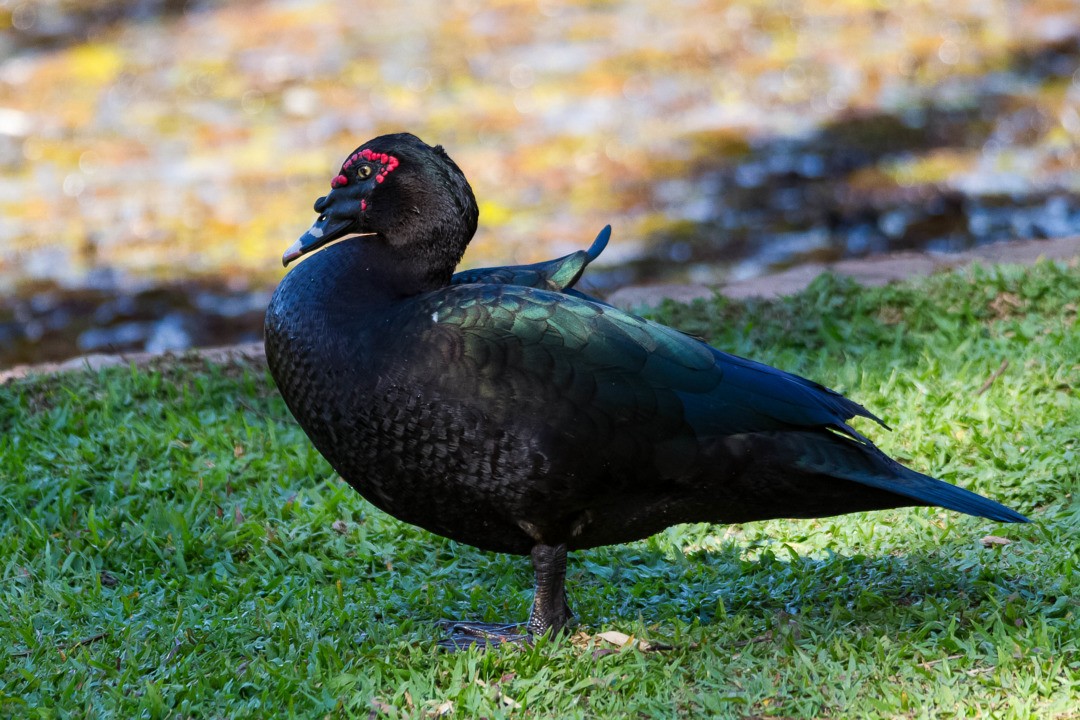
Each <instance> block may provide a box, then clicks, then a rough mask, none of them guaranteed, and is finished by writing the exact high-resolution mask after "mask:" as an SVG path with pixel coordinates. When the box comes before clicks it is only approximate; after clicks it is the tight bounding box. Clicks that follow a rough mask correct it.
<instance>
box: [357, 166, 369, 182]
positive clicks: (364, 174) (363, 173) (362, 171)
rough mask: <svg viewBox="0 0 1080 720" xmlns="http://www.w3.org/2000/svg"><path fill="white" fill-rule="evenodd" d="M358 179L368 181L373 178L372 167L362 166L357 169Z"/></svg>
mask: <svg viewBox="0 0 1080 720" xmlns="http://www.w3.org/2000/svg"><path fill="white" fill-rule="evenodd" d="M356 177H358V178H360V179H361V180H367V179H368V178H369V177H371V166H370V165H361V166H360V167H358V168H356Z"/></svg>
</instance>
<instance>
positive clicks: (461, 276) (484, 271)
mask: <svg viewBox="0 0 1080 720" xmlns="http://www.w3.org/2000/svg"><path fill="white" fill-rule="evenodd" d="M610 239H611V226H610V225H605V226H604V229H603V230H601V231H600V233H599V234H598V235H597V236H596V239H595V240H593V243H592V245H591V246H590V247H589V249H588V250H578V251H577V252H572V253H570V254H569V255H564V256H562V257H560V258H556V259H554V260H545V261H543V262H538V263H533V264H532V265H508V266H504V267H486V268H473V269H471V270H463V271H461V272H459V273H455V274H454V276H453V277H452V278H450V284H451V285H469V284H474V283H488V284H493V285H521V286H523V287H531V288H537V289H540V290H551V291H553V292H561V293H567V294H570V295H573V296H575V297H580V298H587V297H588V296H587V295H584V294H583V293H579V292H577V291H574V290H571V288H572V287H573V286H574V285H575V284H576V283H577V281H578V280H580V279H581V275H582V273H584V272H585V268H586V267H587V266H588V265H589V263H591V262H592V261H593V260H595V259H596V258H598V257H600V253H602V252H603V251H604V248H606V247H607V244H608V240H610Z"/></svg>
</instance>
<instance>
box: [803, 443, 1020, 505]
mask: <svg viewBox="0 0 1080 720" xmlns="http://www.w3.org/2000/svg"><path fill="white" fill-rule="evenodd" d="M841 448H842V449H841ZM809 449H810V448H809V447H804V453H803V455H802V456H801V457H800V458H799V460H798V461H797V463H796V464H797V465H798V466H799V467H800V469H803V470H806V471H810V472H817V473H822V474H826V475H831V476H833V477H838V478H842V479H844V480H850V481H852V482H857V483H859V484H861V485H866V486H868V487H872V488H877V489H879V490H886V491H888V492H891V493H894V494H896V495H901V496H903V497H907V498H911V499H912V500H917V501H919V502H921V503H926V504H927V505H937V506H940V507H943V508H947V509H949V510H955V511H956V512H962V513H965V514H967V515H975V516H976V517H984V518H988V519H990V520H996V521H998V522H1014V523H1026V522H1031V521H1030V520H1028V519H1027V518H1026V517H1024V516H1023V515H1021V514H1020V513H1018V512H1016V511H1015V510H1012V509H1011V508H1007V507H1005V506H1004V505H1002V504H1001V503H998V502H994V501H993V500H990V499H989V498H985V497H983V496H982V495H978V494H976V493H973V492H971V491H969V490H964V489H963V488H961V487H957V486H956V485H951V484H949V483H947V482H944V481H942V480H938V479H936V478H932V477H930V476H929V475H923V474H922V473H920V472H916V471H915V470H912V469H910V468H907V467H904V466H903V465H901V464H900V463H898V462H896V461H895V460H893V459H892V458H890V457H889V456H887V455H885V453H883V452H881V451H880V450H878V449H877V448H876V447H875V446H873V445H864V444H861V443H855V442H852V441H850V440H848V439H846V438H842V437H839V436H835V440H834V442H832V443H820V444H815V445H814V446H813V450H812V451H811V452H805V451H806V450H809ZM815 451H816V452H815Z"/></svg>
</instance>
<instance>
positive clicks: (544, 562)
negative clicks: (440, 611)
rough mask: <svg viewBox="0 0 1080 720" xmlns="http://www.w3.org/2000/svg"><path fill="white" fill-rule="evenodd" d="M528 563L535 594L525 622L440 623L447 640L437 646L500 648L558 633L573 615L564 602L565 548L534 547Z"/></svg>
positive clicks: (451, 647) (445, 647)
mask: <svg viewBox="0 0 1080 720" xmlns="http://www.w3.org/2000/svg"><path fill="white" fill-rule="evenodd" d="M532 564H533V569H534V570H535V572H536V592H535V594H534V595H533V606H532V611H531V612H530V613H529V621H528V622H527V623H525V625H524V630H525V632H522V629H523V628H522V624H521V623H514V624H506V623H478V622H453V621H449V622H448V621H443V622H444V624H445V626H446V627H447V629H448V630H449V631H450V637H448V638H446V639H445V640H442V641H441V642H440V643H439V646H440V647H442V648H444V649H447V650H463V649H465V648H467V647H469V646H470V645H477V644H480V645H501V644H502V643H504V642H529V641H530V640H532V638H535V637H540V636H541V635H543V634H545V633H551V634H552V635H555V634H558V633H559V632H560V631H561V630H562V629H563V628H564V627H565V626H566V623H567V622H568V621H569V620H570V618H572V617H574V613H573V612H572V611H571V610H570V605H569V604H568V603H567V601H566V582H565V581H566V546H565V545H537V546H535V547H534V548H533V549H532Z"/></svg>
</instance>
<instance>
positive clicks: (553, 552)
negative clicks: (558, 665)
mask: <svg viewBox="0 0 1080 720" xmlns="http://www.w3.org/2000/svg"><path fill="white" fill-rule="evenodd" d="M532 563H533V569H534V570H535V571H536V593H535V595H533V606H532V612H530V613H529V623H528V625H527V627H528V630H529V635H531V636H532V637H539V636H541V635H543V634H544V633H547V632H550V633H551V634H552V635H557V634H558V633H559V632H560V631H561V630H562V629H563V628H564V627H565V626H566V623H567V622H568V621H569V620H570V618H572V617H574V613H573V611H571V610H570V604H569V603H568V602H567V601H566V545H536V546H535V547H533V549H532Z"/></svg>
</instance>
